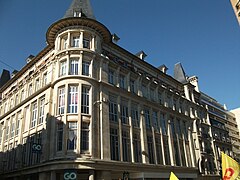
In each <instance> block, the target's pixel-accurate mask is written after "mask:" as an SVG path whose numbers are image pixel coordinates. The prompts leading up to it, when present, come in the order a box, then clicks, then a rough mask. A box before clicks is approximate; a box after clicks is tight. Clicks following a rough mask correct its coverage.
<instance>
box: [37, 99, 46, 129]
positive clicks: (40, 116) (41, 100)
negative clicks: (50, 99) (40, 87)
mask: <svg viewBox="0 0 240 180" xmlns="http://www.w3.org/2000/svg"><path fill="white" fill-rule="evenodd" d="M44 108H45V98H42V99H40V108H39V122H38V124H41V123H43V120H44Z"/></svg>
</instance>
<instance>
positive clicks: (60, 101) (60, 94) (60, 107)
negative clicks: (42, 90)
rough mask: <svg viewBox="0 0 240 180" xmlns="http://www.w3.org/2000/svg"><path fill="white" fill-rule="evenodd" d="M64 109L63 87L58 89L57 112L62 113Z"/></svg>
mask: <svg viewBox="0 0 240 180" xmlns="http://www.w3.org/2000/svg"><path fill="white" fill-rule="evenodd" d="M64 109H65V87H61V88H59V89H58V114H64Z"/></svg>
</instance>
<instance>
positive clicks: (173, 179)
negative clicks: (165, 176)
mask: <svg viewBox="0 0 240 180" xmlns="http://www.w3.org/2000/svg"><path fill="white" fill-rule="evenodd" d="M169 180H178V178H177V176H176V175H175V174H174V173H173V172H171V174H170V178H169Z"/></svg>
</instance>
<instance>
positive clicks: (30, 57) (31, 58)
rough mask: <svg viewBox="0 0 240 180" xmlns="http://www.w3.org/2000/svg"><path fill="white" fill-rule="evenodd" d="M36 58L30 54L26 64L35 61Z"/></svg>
mask: <svg viewBox="0 0 240 180" xmlns="http://www.w3.org/2000/svg"><path fill="white" fill-rule="evenodd" d="M34 57H35V56H34V55H32V54H30V55H29V56H28V57H27V59H26V62H27V63H29V62H30V61H32V60H33V58H34Z"/></svg>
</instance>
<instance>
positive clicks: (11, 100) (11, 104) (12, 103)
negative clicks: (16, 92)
mask: <svg viewBox="0 0 240 180" xmlns="http://www.w3.org/2000/svg"><path fill="white" fill-rule="evenodd" d="M13 107H14V101H13V98H11V99H10V109H11V108H13Z"/></svg>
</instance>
